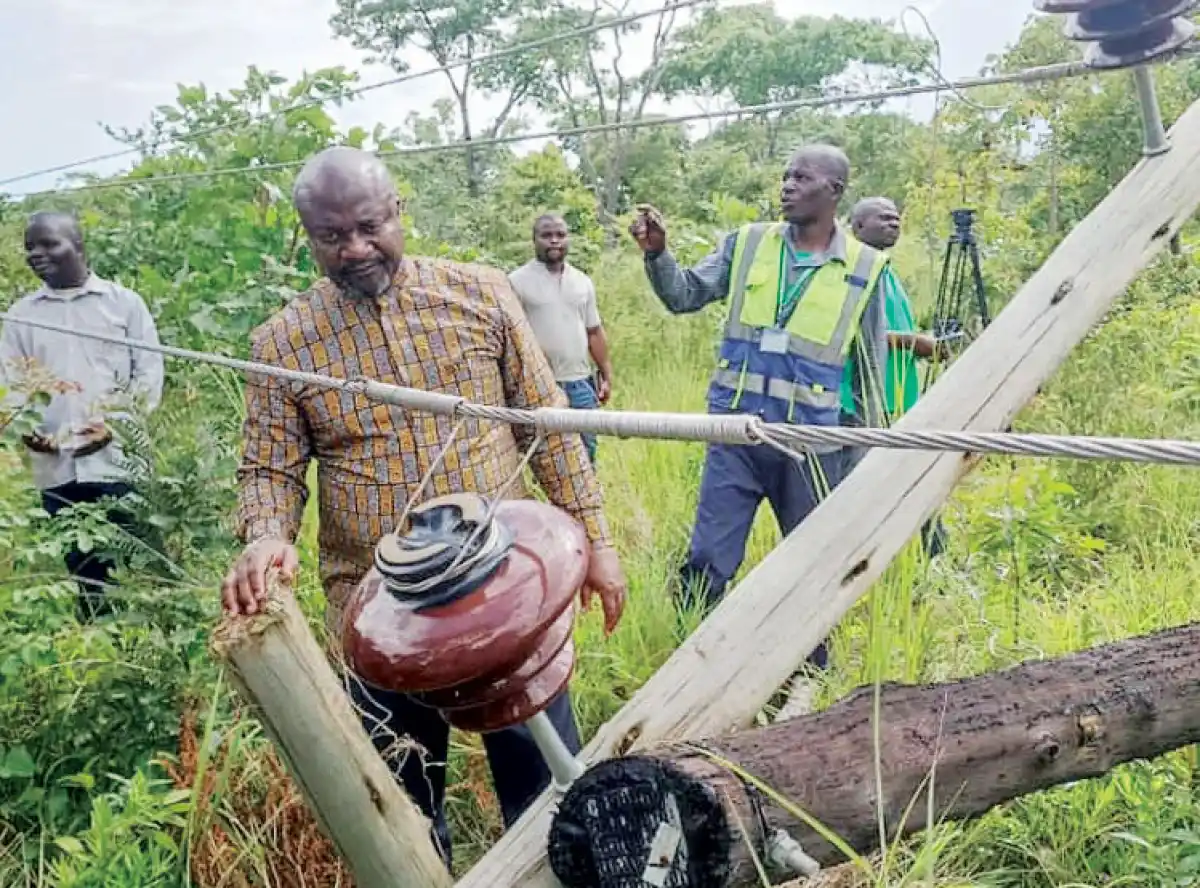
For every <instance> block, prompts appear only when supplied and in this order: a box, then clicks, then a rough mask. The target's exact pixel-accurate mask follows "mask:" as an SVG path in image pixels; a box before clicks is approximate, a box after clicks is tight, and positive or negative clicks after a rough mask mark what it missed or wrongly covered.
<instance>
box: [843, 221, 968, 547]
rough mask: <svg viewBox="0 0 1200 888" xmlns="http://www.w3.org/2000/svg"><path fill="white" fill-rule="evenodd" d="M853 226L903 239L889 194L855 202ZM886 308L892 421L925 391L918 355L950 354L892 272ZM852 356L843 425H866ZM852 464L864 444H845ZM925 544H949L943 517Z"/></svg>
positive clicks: (870, 238) (876, 240)
mask: <svg viewBox="0 0 1200 888" xmlns="http://www.w3.org/2000/svg"><path fill="white" fill-rule="evenodd" d="M850 225H851V227H852V229H853V231H854V235H855V237H857V238H858V239H859V240H860V241H862V242H863V243H864V244H867V245H868V246H872V247H875V248H876V249H879V250H890V249H891V248H892V247H894V246H895V245H896V242H897V241H899V240H900V211H899V210H898V209H897V208H896V204H895V203H893V202H892V201H890V200H888V199H887V198H886V197H868V198H864V199H863V200H860V201H859V202H858V203H857V204H855V205H854V209H853V210H851V212H850ZM883 288H884V312H885V314H886V316H887V330H888V334H887V339H888V353H887V363H886V366H885V368H884V392H883V395H884V397H883V406H884V407H885V408H886V413H885V414H884V415H885V416H886V417H887V419H888V421H889V423H890V422H892V421H894V420H896V419H898V418H899V417H900V416H902V415H904V414H905V413H907V412H908V411H909V410H911V409H912V407H913V405H914V404H916V403H917V399H918V398H919V397H920V396H921V382H920V378H919V376H918V373H919V371H918V369H917V359H918V358H932V357H934V356H935V355H938V356H943V357H944V355H945V352H944V349H942V348H941V347H940V344H939V343H938V341H937V340H936V339H935V338H934V337H933V336H931V335H929V334H928V333H921V332H918V330H917V325H916V321H915V320H914V319H913V311H912V304H911V303H910V302H909V301H908V294H907V293H905V292H904V285H903V284H901V283H900V279H899V278H898V277H897V276H896V275H887V276H886V278H885V279H884V281H883ZM853 364H854V361H853V356H852V360H851V361H850V362H849V363H848V364H847V371H846V375H845V377H844V378H843V379H842V425H850V426H858V425H862V422H861V420H860V419H859V418H858V415H857V411H856V409H855V404H854V396H853V391H852V389H851V386H850V381H851V376H850V374H851V372H852V370H853ZM844 452H845V454H846V467H845V471H844V473H843V477H844V475H845V474H847V473H849V471H850V470H851V469H853V468H854V466H855V465H857V464H858V462H859V460H861V459H862V457H863V454H864V453H865V449H864V448H860V447H847V448H845V451H844ZM921 537H922V539H923V540H924V543H925V549H926V551H927V552H928V553H929V555H930V557H934V556H936V555H938V554H940V553H941V551H942V550H943V549H944V547H945V540H944V537H945V528H944V527H943V526H942V522H941V519H933V520H931V521H930V522H928V523H927V524H926V525H925V527H924V528H922V530H921Z"/></svg>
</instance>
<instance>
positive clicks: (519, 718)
mask: <svg viewBox="0 0 1200 888" xmlns="http://www.w3.org/2000/svg"><path fill="white" fill-rule="evenodd" d="M574 668H575V642H574V641H573V640H571V639H568V640H567V643H566V644H565V645H564V646H563V647H561V648H559V650H558V652H557V653H556V654H555V655H554V657H553V659H551V660H550V662H549V663H547V664H546V665H545V666H544V667H543V668H542V669H541V670H539V671H538V672H537V673H535V674H533V675H529V676H522V679H521V683H520V684H519V685H517V686H516V688H515V689H514V691H513V693H511V694H509V695H507V696H505V697H502V698H501V699H499V700H497V701H495V702H494V703H487V704H484V705H482V706H469V707H464V708H462V709H443V710H442V716H443V718H445V719H446V721H448V722H449V723H450V724H452V725H453V726H454V727H456V728H458V729H459V730H463V731H478V732H480V733H483V732H486V731H498V730H500V729H501V728H509V727H512V726H513V725H520V724H524V723H525V722H527V721H529V719H530V718H532V717H533V716H535V715H537V714H538V713H539V712H541V711H542V710H543V709H545V708H546V707H547V706H549V705H550V703H551V702H552V701H553V700H554V698H555V697H557V696H558V695H559V694H560V693H562V692H563V691H564V690H566V688H567V684H568V683H569V682H570V680H571V673H572V671H573V670H574Z"/></svg>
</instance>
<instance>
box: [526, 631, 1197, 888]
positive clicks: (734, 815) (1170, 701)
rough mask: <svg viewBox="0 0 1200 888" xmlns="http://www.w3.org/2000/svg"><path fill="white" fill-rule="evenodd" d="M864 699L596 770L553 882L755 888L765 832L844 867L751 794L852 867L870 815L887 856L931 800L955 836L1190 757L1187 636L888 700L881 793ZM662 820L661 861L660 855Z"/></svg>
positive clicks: (569, 806)
mask: <svg viewBox="0 0 1200 888" xmlns="http://www.w3.org/2000/svg"><path fill="white" fill-rule="evenodd" d="M874 697H875V689H874V688H871V687H867V688H862V689H860V690H858V691H856V692H854V693H853V694H851V695H850V696H849V697H847V698H846V699H844V700H842V701H840V702H839V703H837V704H836V705H834V706H833V707H831V708H830V709H828V710H826V711H824V712H821V713H817V714H814V715H805V716H800V717H799V718H794V719H792V720H790V721H786V722H781V723H777V724H774V725H771V726H769V727H764V728H757V729H754V730H748V731H742V732H739V733H734V734H730V735H729V736H725V737H721V738H719V739H716V740H711V741H704V742H700V743H695V744H682V745H681V744H675V745H666V746H661V747H657V748H654V749H651V750H649V751H647V752H645V753H643V754H640V755H636V756H630V757H628V758H618V759H609V760H608V761H604V762H601V763H600V764H598V765H596V766H594V767H592V768H591V769H589V770H588V771H587V772H586V773H585V774H584V775H583V776H582V777H581V778H579V779H578V780H577V781H576V782H575V783H574V784H573V785H572V787H571V789H570V790H569V791H568V793H567V794H566V796H565V797H564V798H563V800H562V802H561V804H560V806H559V810H558V813H557V814H556V815H555V817H554V821H553V823H552V826H551V829H550V848H549V858H550V865H551V867H552V868H553V869H554V872H555V875H557V877H558V878H559V880H560V881H561V882H562V883H563V884H564V885H566V886H567V888H624V886H627V885H641V884H642V881H640V880H643V879H644V880H645V881H646V882H648V883H650V884H655V885H660V886H691V885H694V886H704V888H722V886H743V885H745V886H750V885H755V884H759V880H758V872H757V868H756V866H755V863H754V858H753V855H757V857H758V859H759V860H760V861H764V862H766V861H769V859H770V857H771V841H770V840H771V838H772V836H774V835H775V834H776V831H777V830H783V831H784V832H785V833H786V834H787V835H788V836H790V837H791V838H793V839H795V840H796V841H798V842H799V844H800V847H801V848H802V849H803V852H804V854H806V855H807V856H808V857H810V858H812V859H813V860H815V861H817V862H818V863H820V864H821V865H823V866H827V865H830V864H835V863H840V862H843V861H845V860H846V856H845V854H843V853H842V852H841V851H839V850H838V848H836V847H835V846H834V845H833V844H831V843H830V842H829V841H827V840H826V839H825V838H823V837H822V836H821V835H820V834H819V833H818V832H817V831H815V830H814V829H813V828H812V827H811V826H810V825H809V824H807V823H805V822H804V821H803V820H801V819H798V818H797V817H795V816H794V815H793V814H792V813H789V812H788V811H787V810H785V809H784V808H783V807H781V806H780V805H778V804H776V803H774V802H773V801H772V799H771V796H770V795H769V794H768V793H767V792H764V789H766V790H769V791H770V793H774V794H777V795H778V796H779V797H780V798H782V799H785V800H786V801H787V802H788V803H790V804H791V805H793V806H796V807H798V808H799V809H800V810H802V811H804V812H805V813H807V814H808V815H809V816H810V817H812V818H814V819H815V820H816V821H817V822H819V823H821V824H823V825H824V826H825V827H826V828H828V829H829V830H830V831H831V832H832V833H833V834H834V835H836V836H838V837H839V838H840V839H841V840H842V841H843V842H845V843H846V845H847V846H849V848H850V849H852V850H853V851H855V852H859V853H863V852H868V851H871V850H875V849H877V848H878V846H879V843H880V827H879V817H880V808H881V809H882V815H883V820H884V824H885V825H886V833H887V836H888V840H889V841H892V840H894V838H895V837H896V836H898V835H906V834H909V833H912V832H914V831H917V830H920V829H923V828H924V827H925V826H926V825H927V823H928V821H927V816H928V814H929V811H930V804H929V803H930V798H929V796H928V794H929V793H932V810H933V812H934V817H935V819H936V820H943V819H950V820H961V819H966V818H970V817H976V816H978V815H980V814H983V813H984V812H986V811H988V810H989V809H991V808H993V807H995V806H996V805H998V804H1000V803H1002V802H1006V801H1008V800H1010V799H1014V798H1016V797H1018V796H1022V795H1025V794H1027V793H1031V792H1035V791H1036V790H1039V789H1044V788H1046V787H1049V786H1054V785H1056V784H1059V783H1064V782H1067V781H1071V780H1081V779H1084V778H1088V777H1096V776H1099V775H1101V774H1104V773H1106V772H1108V771H1110V770H1111V769H1112V768H1114V767H1116V766H1117V765H1119V764H1121V763H1123V762H1128V761H1132V760H1134V759H1144V758H1151V757H1153V756H1157V755H1161V754H1162V753H1164V752H1168V751H1170V750H1172V749H1178V748H1179V747H1181V746H1186V745H1189V744H1192V743H1196V742H1198V741H1200V624H1193V625H1189V626H1186V627H1183V628H1181V629H1172V630H1170V631H1167V632H1161V633H1158V634H1156V635H1152V636H1148V637H1144V638H1134V639H1130V640H1127V641H1122V642H1118V643H1116V644H1110V645H1104V646H1102V647H1097V648H1093V649H1092V650H1088V651H1084V652H1082V653H1077V654H1073V655H1071V656H1067V657H1063V658H1060V659H1055V660H1044V661H1040V662H1032V663H1026V664H1023V665H1020V666H1017V667H1014V668H1011V669H1007V670H1005V671H1002V672H995V673H991V674H988V675H983V676H980V677H977V678H969V679H964V680H961V681H955V682H949V683H946V684H931V685H920V686H907V685H898V684H887V685H884V686H883V687H882V688H881V689H880V701H879V712H880V717H879V724H878V734H879V738H880V744H879V755H880V760H881V762H882V765H881V767H882V778H883V779H882V790H881V789H880V784H879V782H878V781H877V780H876V771H875V768H876V762H875V745H876V744H875V731H876V726H875V724H874V722H873V718H874V712H875V706H876V703H875V699H874ZM672 810H674V811H676V812H678V817H677V818H675V816H674V814H670V813H669V812H671V811H672ZM673 818H674V819H675V822H676V825H677V826H678V827H679V831H680V832H681V833H682V835H681V836H680V837H679V838H681V839H682V841H679V842H678V843H677V844H676V845H674V846H673V845H672V844H671V842H669V841H667V842H664V841H663V836H664V835H665V836H666V837H667V838H668V839H669V838H671V837H672V836H671V833H672V826H671V823H670V821H671V820H672V819H673ZM656 837H658V841H659V845H658V846H657V848H656V850H655V852H654V854H653V855H651V846H652V844H653V843H654V841H655V838H656ZM664 858H669V859H670V860H671V864H670V866H668V867H661V866H657V867H656V866H655V865H656V864H661V863H662V861H663V859H664ZM648 865H651V871H653V870H654V869H656V868H657V869H659V870H660V872H659V878H658V880H654V879H650V878H647V877H646V875H644V874H643V873H644V872H645V871H646V869H647V866H648ZM778 870H780V871H778V874H779V875H781V876H789V875H796V874H797V873H795V872H787V871H786V867H779V868H778ZM602 874H604V875H602ZM635 880H636V881H635Z"/></svg>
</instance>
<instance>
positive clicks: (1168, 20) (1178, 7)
mask: <svg viewBox="0 0 1200 888" xmlns="http://www.w3.org/2000/svg"><path fill="white" fill-rule="evenodd" d="M1197 2H1200V0H1034V4H1033V5H1034V7H1035V8H1036V9H1038V10H1040V11H1041V12H1048V13H1054V14H1065V15H1067V21H1066V24H1065V25H1064V26H1063V34H1064V35H1065V36H1066V37H1067V39H1069V40H1076V41H1079V42H1081V43H1087V44H1089V46H1088V47H1087V50H1086V51H1085V52H1084V64H1086V65H1087V66H1088V67H1090V68H1096V69H1099V70H1111V69H1115V68H1130V67H1134V66H1137V65H1143V64H1146V63H1147V62H1151V61H1154V60H1155V59H1159V58H1162V57H1163V56H1166V55H1169V54H1171V53H1173V52H1176V51H1178V50H1179V49H1182V48H1183V47H1184V46H1185V45H1186V44H1187V43H1189V42H1190V41H1191V40H1192V38H1193V36H1194V35H1195V32H1196V28H1195V25H1193V24H1192V23H1191V22H1190V21H1189V20H1188V19H1187V17H1186V16H1187V13H1189V12H1191V10H1192V9H1194V8H1195V7H1196V5H1197Z"/></svg>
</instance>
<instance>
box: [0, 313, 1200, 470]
mask: <svg viewBox="0 0 1200 888" xmlns="http://www.w3.org/2000/svg"><path fill="white" fill-rule="evenodd" d="M0 321H4V322H7V323H17V324H25V325H27V326H30V327H36V328H39V329H42V330H50V331H53V332H56V333H65V334H67V335H69V336H81V337H83V338H85V339H94V340H97V341H100V342H107V343H110V344H113V345H123V346H126V347H128V348H136V349H139V350H141V351H149V352H155V353H157V354H161V355H166V356H167V357H173V358H179V359H182V360H185V361H194V362H197V363H203V364H212V365H215V366H218V367H226V368H228V369H231V370H241V371H242V372H244V373H253V374H257V375H259V376H267V377H273V378H275V379H283V380H288V381H291V382H299V383H303V384H305V385H311V386H315V387H317V388H322V389H327V390H334V391H345V392H351V393H354V394H361V395H363V396H364V397H367V398H370V399H371V400H374V401H380V402H382V403H385V404H391V405H393V406H396V407H403V408H405V409H408V410H421V411H425V412H428V413H434V414H438V415H442V416H451V417H455V418H458V419H462V418H465V417H474V418H477V419H485V420H492V421H494V422H505V423H509V424H512V425H526V426H532V427H534V428H536V429H538V430H540V431H542V432H549V433H554V432H559V433H562V432H568V433H571V432H580V433H584V434H595V435H612V436H616V437H620V438H654V439H660V440H682V441H709V442H718V443H728V444H765V445H767V446H770V447H775V448H783V449H787V450H789V451H790V452H793V453H797V454H803V453H804V452H806V451H808V450H810V449H829V448H832V449H837V448H838V447H841V446H843V445H852V446H858V447H884V448H890V449H899V450H934V451H946V452H950V453H998V454H1011V455H1018V456H1048V457H1067V458H1072V459H1090V460H1116V461H1121V462H1137V463H1156V464H1163V465H1183V466H1200V442H1196V441H1180V440H1169V439H1166V440H1157V439H1145V438H1099V437H1091V436H1082V435H1078V436H1076V435H1027V434H1012V433H1009V432H962V431H934V430H899V429H863V428H851V427H843V426H838V427H826V426H809V425H786V424H782V423H767V422H763V421H762V420H760V419H759V418H758V417H755V416H714V415H711V414H704V413H642V412H634V411H629V410H573V409H569V408H546V407H542V408H537V409H533V410H529V409H518V408H513V407H497V406H494V405H491V404H479V403H475V402H473V401H469V400H467V399H466V398H460V397H455V396H454V395H447V394H445V393H443V392H430V391H425V390H424V389H414V388H407V387H405V386H399V385H392V384H390V383H384V382H376V381H375V380H372V379H367V378H365V377H356V378H353V379H341V378H338V377H336V376H326V375H324V374H320V373H309V372H305V371H302V370H288V369H287V368H285V367H275V366H272V365H270V364H263V363H260V362H257V361H243V360H239V359H237V358H230V357H226V356H224V355H216V354H210V353H208V352H199V351H191V350H189V349H183V348H175V347H173V346H169V345H153V344H150V343H147V342H142V341H140V340H136V339H129V338H127V337H122V336H108V335H106V334H103V333H93V332H91V331H85V330H78V329H75V328H74V327H66V326H63V325H61V324H52V323H47V322H45V321H31V320H29V319H27V318H17V317H13V316H12V315H10V314H0Z"/></svg>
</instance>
